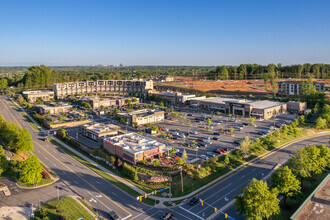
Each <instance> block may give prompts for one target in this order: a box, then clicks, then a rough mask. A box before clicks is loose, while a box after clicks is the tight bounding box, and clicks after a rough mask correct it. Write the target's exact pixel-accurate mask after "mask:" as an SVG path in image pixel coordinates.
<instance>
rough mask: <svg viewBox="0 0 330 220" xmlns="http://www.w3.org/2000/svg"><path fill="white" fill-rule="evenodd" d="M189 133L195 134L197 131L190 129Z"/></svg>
mask: <svg viewBox="0 0 330 220" xmlns="http://www.w3.org/2000/svg"><path fill="white" fill-rule="evenodd" d="M189 133H190V134H197V131H190V132H189Z"/></svg>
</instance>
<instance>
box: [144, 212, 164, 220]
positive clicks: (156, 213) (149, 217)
mask: <svg viewBox="0 0 330 220" xmlns="http://www.w3.org/2000/svg"><path fill="white" fill-rule="evenodd" d="M158 212H160V213H164V212H163V211H161V210H158V211H157V212H155V213H154V214H152V215H149V216H148V217H146V218H145V219H144V220H146V219H148V218H151V217H152V216H154V215H156V214H158Z"/></svg>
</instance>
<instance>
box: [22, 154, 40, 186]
mask: <svg viewBox="0 0 330 220" xmlns="http://www.w3.org/2000/svg"><path fill="white" fill-rule="evenodd" d="M20 167H21V172H20V177H19V179H20V180H21V181H22V182H23V183H27V184H31V185H32V184H36V183H39V182H40V181H41V179H42V168H41V164H40V161H39V159H38V157H37V156H35V155H32V156H29V158H28V159H26V160H25V161H24V162H22V164H21V165H20Z"/></svg>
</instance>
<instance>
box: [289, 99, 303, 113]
mask: <svg viewBox="0 0 330 220" xmlns="http://www.w3.org/2000/svg"><path fill="white" fill-rule="evenodd" d="M287 106H288V107H287V109H288V112H289V113H290V114H303V113H304V112H305V110H306V109H307V103H306V102H288V103H287Z"/></svg>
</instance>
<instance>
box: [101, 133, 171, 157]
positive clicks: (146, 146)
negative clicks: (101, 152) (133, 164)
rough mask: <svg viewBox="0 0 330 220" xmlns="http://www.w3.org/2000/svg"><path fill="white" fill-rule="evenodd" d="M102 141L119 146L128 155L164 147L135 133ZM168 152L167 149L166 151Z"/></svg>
mask: <svg viewBox="0 0 330 220" xmlns="http://www.w3.org/2000/svg"><path fill="white" fill-rule="evenodd" d="M104 141H108V142H110V143H111V144H113V145H117V146H120V147H121V148H123V149H124V150H126V151H129V152H130V153H133V154H136V153H140V152H143V151H148V150H151V149H155V148H158V147H159V146H162V145H164V144H163V143H160V142H158V141H156V140H154V139H151V138H148V137H145V136H142V135H139V134H137V133H127V134H123V135H118V136H115V137H110V138H106V139H105V140H104ZM168 150H169V149H168Z"/></svg>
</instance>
